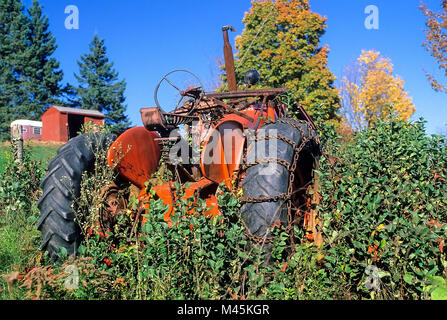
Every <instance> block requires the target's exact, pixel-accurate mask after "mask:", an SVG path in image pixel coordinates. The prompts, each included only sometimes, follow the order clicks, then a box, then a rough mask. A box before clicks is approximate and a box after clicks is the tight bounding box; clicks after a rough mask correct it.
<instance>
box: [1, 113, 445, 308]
mask: <svg viewBox="0 0 447 320" xmlns="http://www.w3.org/2000/svg"><path fill="white" fill-rule="evenodd" d="M328 132H329V131H328ZM324 140H325V141H326V142H325V153H324V154H325V156H324V157H323V158H322V159H321V164H320V166H321V167H320V170H319V172H318V175H319V178H320V184H321V187H320V194H321V203H320V205H319V212H320V220H321V222H322V230H321V231H322V233H323V238H324V243H323V246H322V247H321V248H317V247H316V246H315V245H313V244H312V243H310V242H306V241H302V242H300V243H299V244H298V245H296V246H295V248H293V249H294V250H293V252H292V253H290V250H289V247H288V239H289V236H288V235H287V234H286V233H285V232H284V230H283V229H282V228H280V227H275V229H274V233H275V240H274V243H273V248H274V249H273V252H274V254H273V260H272V263H271V264H267V263H265V257H264V256H263V254H262V253H261V252H264V250H262V247H263V246H265V245H266V244H265V243H264V244H263V243H260V244H257V245H253V244H252V243H251V242H250V241H248V239H247V238H246V236H245V235H244V232H243V231H244V227H243V224H242V223H241V222H240V216H239V207H240V203H239V201H238V199H237V198H236V197H235V196H234V195H233V194H232V193H231V192H229V191H228V190H225V189H224V188H223V187H221V188H220V190H221V191H220V192H219V194H218V200H219V205H220V206H221V208H222V214H221V215H220V216H217V217H214V218H209V217H207V216H206V214H204V213H206V211H207V208H206V204H205V202H204V201H201V200H197V199H181V197H178V199H177V200H176V201H177V202H176V205H175V212H174V213H173V215H172V220H171V223H170V224H172V225H171V226H170V225H168V224H167V223H166V222H165V220H164V215H165V212H166V209H167V207H166V205H164V204H163V202H162V201H161V200H156V199H154V198H153V197H150V199H149V200H148V202H147V203H146V207H147V209H146V210H145V212H144V213H143V218H144V220H145V222H144V223H140V222H141V221H139V220H138V221H136V220H137V215H136V214H135V213H136V208H137V204H138V201H137V200H136V198H135V197H134V196H131V197H130V201H129V204H128V208H127V210H125V214H123V215H121V216H120V217H119V219H118V223H117V224H116V226H115V228H114V229H113V230H110V232H106V233H105V234H103V233H102V231H101V229H99V228H98V225H97V214H98V210H100V208H101V202H100V201H98V198H95V197H97V195H98V192H99V191H100V189H101V186H103V185H104V184H106V183H107V181H110V180H111V179H112V178H113V173H112V171H111V169H109V168H108V167H107V166H105V165H104V161H105V158H104V156H102V157H101V156H99V157H98V160H97V161H100V162H101V161H102V162H101V163H100V165H98V166H97V167H98V168H99V170H96V171H95V173H94V174H93V175H91V176H89V177H85V178H84V179H83V185H82V192H81V197H80V199H79V201H78V205H77V209H76V210H77V215H78V218H79V222H80V224H81V226H82V230H83V234H84V237H85V239H84V242H83V244H82V245H81V247H80V254H79V256H78V257H76V258H69V259H68V260H65V261H63V262H61V263H59V264H54V263H52V262H51V261H49V260H48V259H47V258H46V257H45V255H42V254H40V253H39V250H38V248H37V242H38V238H39V234H38V232H37V231H35V229H34V225H33V224H34V223H35V221H36V219H37V218H36V217H37V215H38V213H37V209H36V208H35V206H34V203H35V200H37V199H36V190H38V186H37V184H35V183H34V182H31V181H33V179H37V178H38V177H40V176H41V175H42V173H43V172H42V171H39V170H37V169H36V168H37V167H36V164H35V163H34V164H31V163H30V164H29V165H26V166H24V167H23V168H22V170H23V171H17V170H16V167H14V166H15V164H14V163H13V162H10V163H9V165H10V166H11V169H8V170H9V171H7V174H8V177H10V178H8V179H14V180H15V181H21V182H26V183H24V184H20V183H19V184H18V185H13V184H12V183H6V182H4V183H2V182H3V181H4V180H5V179H3V178H2V179H1V181H2V182H0V190H3V193H2V197H1V200H0V201H1V204H0V209H1V212H2V214H1V217H2V224H1V227H0V233H1V234H2V235H4V234H8V233H9V234H10V235H14V236H12V237H11V236H9V237H7V236H2V237H1V238H0V241H2V243H3V244H4V245H2V246H1V247H0V250H1V259H2V260H1V272H2V273H3V274H4V275H5V276H4V278H3V279H2V280H0V281H1V287H0V288H1V290H2V291H1V293H0V294H1V297H2V298H5V299H9V298H20V299H36V298H38V299H162V300H164V299H281V300H283V299H431V298H434V299H441V298H446V297H445V292H446V287H447V285H446V281H445V279H446V276H447V275H446V270H447V263H446V256H445V241H446V222H447V221H446V209H445V208H446V205H447V198H446V197H445V194H446V192H447V181H446V179H447V150H446V144H445V142H446V141H445V137H441V136H432V137H428V136H426V135H425V129H424V123H423V122H422V121H417V122H414V123H409V122H394V121H391V122H379V123H376V124H375V125H374V126H373V127H371V128H370V129H368V130H366V131H363V132H359V133H356V134H352V135H349V136H344V137H340V136H337V135H335V134H334V135H333V136H329V135H328V136H327V137H326V138H325V139H324ZM36 170H37V171H36ZM20 172H22V173H20ZM10 181H11V180H10ZM19 185H20V186H23V185H27V187H26V188H24V187H21V188H20V187H18V186H19ZM1 188H3V189H1ZM5 188H10V189H7V190H6V189H5ZM14 188H16V189H17V190H20V191H14V190H16V189H14ZM176 188H177V190H178V192H179V194H182V193H183V188H184V187H182V186H180V185H176ZM14 192H15V193H14ZM95 199H96V200H95ZM83 204H85V205H83ZM193 208H194V210H195V212H196V214H194V215H192V214H191V209H193ZM19 212H20V215H19V216H18V217H20V219H16V218H15V217H16V216H17V214H18V213H19ZM13 217H14V218H13ZM136 231H138V232H136ZM294 232H295V235H296V236H297V238H299V239H304V237H303V235H302V232H301V230H300V229H299V228H295V230H294ZM7 248H10V249H11V250H9V249H7ZM22 248H29V249H30V251H29V252H28V251H25V252H22ZM286 253H288V254H286ZM8 283H9V284H8Z"/></svg>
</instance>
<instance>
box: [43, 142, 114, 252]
mask: <svg viewBox="0 0 447 320" xmlns="http://www.w3.org/2000/svg"><path fill="white" fill-rule="evenodd" d="M115 138H116V136H114V135H112V134H108V135H106V134H101V133H91V134H83V135H80V136H77V137H75V138H73V139H71V140H70V141H68V142H67V143H66V144H64V145H63V146H62V147H60V148H59V150H58V152H57V155H56V157H55V158H53V159H52V160H51V162H50V163H49V165H48V173H47V174H46V176H45V177H44V178H43V180H42V182H41V188H42V196H41V197H40V199H39V201H38V203H37V207H38V208H39V210H40V219H39V221H38V223H37V229H38V230H39V231H40V232H41V233H42V244H41V250H43V251H48V253H49V256H50V258H51V259H52V260H58V259H59V253H60V251H61V248H64V249H65V250H66V251H67V254H68V255H69V256H70V255H76V254H77V249H78V247H79V244H80V242H81V232H80V228H79V226H78V224H77V223H76V221H75V213H74V211H73V202H74V200H75V199H76V198H77V197H79V195H80V189H81V179H82V174H83V173H84V172H91V170H92V169H93V168H94V164H95V152H96V151H97V150H107V148H108V147H109V146H110V144H111V143H112V142H113V140H115Z"/></svg>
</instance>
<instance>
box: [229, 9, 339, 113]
mask: <svg viewBox="0 0 447 320" xmlns="http://www.w3.org/2000/svg"><path fill="white" fill-rule="evenodd" d="M325 22H326V18H323V17H322V16H320V15H319V14H317V13H314V12H312V11H311V10H310V5H309V0H276V1H273V0H253V1H252V7H251V9H250V11H249V12H247V13H246V14H245V16H244V19H243V23H244V25H245V29H244V30H243V32H242V35H241V36H238V37H236V49H237V50H238V52H237V54H236V61H235V64H236V70H237V72H236V73H237V77H238V82H241V81H242V79H243V75H244V73H245V72H246V71H247V70H249V69H256V70H258V71H259V73H260V74H261V77H262V81H261V82H262V84H261V85H260V86H267V87H283V86H285V87H287V88H289V90H290V91H291V93H292V94H293V96H294V98H295V99H296V101H297V102H298V103H300V104H301V105H302V106H303V107H304V108H305V109H306V111H308V112H309V113H310V115H311V116H313V118H314V119H315V120H317V121H318V122H321V121H327V120H331V119H338V116H337V115H336V111H337V110H338V109H339V108H340V103H339V100H340V98H339V94H338V91H337V89H336V88H335V87H334V81H335V76H334V75H333V74H332V73H331V71H330V70H329V68H328V66H327V55H328V53H329V48H328V46H324V47H320V37H321V36H322V35H323V34H324V32H325V28H326V23H325ZM291 111H292V113H293V112H294V111H296V110H291Z"/></svg>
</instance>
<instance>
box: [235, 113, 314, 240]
mask: <svg viewBox="0 0 447 320" xmlns="http://www.w3.org/2000/svg"><path fill="white" fill-rule="evenodd" d="M281 121H282V122H281ZM295 126H299V127H301V131H302V132H303V135H304V136H302V134H301V133H300V130H299V129H297V128H296V127H295ZM279 136H282V137H285V138H287V139H289V140H291V141H293V142H295V143H296V145H297V146H300V145H301V143H302V141H303V140H304V139H305V138H306V137H309V138H311V137H316V136H317V134H316V132H315V130H314V129H312V128H311V127H310V125H309V124H308V123H306V122H304V121H296V120H292V119H280V120H279V121H277V122H274V123H271V124H267V125H265V126H263V127H262V128H261V129H260V130H259V131H258V133H257V134H256V140H255V141H254V142H252V143H251V144H250V143H249V146H248V150H247V163H248V169H247V170H246V172H245V178H244V180H243V181H242V191H243V198H244V200H245V201H242V202H243V205H242V207H241V215H242V220H243V222H244V224H245V227H246V228H247V231H248V232H247V233H248V236H249V238H250V236H251V237H252V238H257V242H260V240H261V239H269V238H271V237H272V232H271V229H272V226H273V225H274V224H275V223H278V221H279V222H280V223H281V225H283V226H287V224H288V222H289V221H288V209H287V203H288V200H287V199H282V198H280V199H276V201H275V200H272V197H274V196H280V195H284V194H286V193H287V192H288V187H289V178H290V174H291V173H290V172H289V170H288V169H289V168H287V167H286V166H285V165H284V164H285V163H288V164H290V165H291V164H292V161H293V160H294V147H293V145H292V144H291V143H290V142H286V141H284V140H282V139H280V138H278V137H279ZM273 140H276V141H273ZM271 143H276V146H277V148H276V150H272V152H271V151H270V150H269V148H270V144H271ZM262 149H264V150H265V152H262V151H261V152H260V151H259V150H262ZM303 153H306V156H307V158H308V159H310V160H313V159H314V158H315V157H317V156H318V155H319V145H318V144H316V143H315V142H314V140H311V141H310V142H308V143H307V144H306V146H305V147H304V149H303V150H302V151H301V152H300V158H302V156H304V155H302V154H303ZM271 158H275V159H281V160H282V161H283V164H281V163H275V162H274V161H271V160H269V159H271ZM310 160H309V161H308V162H309V164H307V165H306V168H304V170H305V171H307V174H306V176H307V182H310V181H311V180H312V178H311V177H312V169H313V165H314V163H311V164H310V162H311V161H310ZM284 161H285V162H284ZM298 165H301V164H300V163H299V164H298ZM300 169H303V168H300ZM309 171H310V172H309ZM300 186H301V187H302V185H300ZM250 198H251V199H256V198H257V200H255V201H250V200H247V199H250ZM263 199H265V200H263ZM264 242H265V241H264Z"/></svg>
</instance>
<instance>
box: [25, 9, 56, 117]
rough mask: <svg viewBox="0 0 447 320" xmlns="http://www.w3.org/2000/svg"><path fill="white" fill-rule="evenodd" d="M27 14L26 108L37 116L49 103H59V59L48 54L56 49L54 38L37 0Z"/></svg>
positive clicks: (51, 53)
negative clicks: (28, 93)
mask: <svg viewBox="0 0 447 320" xmlns="http://www.w3.org/2000/svg"><path fill="white" fill-rule="evenodd" d="M28 15H29V17H30V23H29V29H30V30H29V33H28V42H29V47H28V50H27V52H28V58H29V59H28V63H27V69H26V73H27V75H28V81H27V86H28V91H29V92H30V93H32V95H30V97H29V102H28V103H29V105H30V109H31V110H33V111H34V112H36V114H35V116H37V117H40V115H41V114H42V113H43V112H44V111H45V110H46V109H47V108H48V107H49V105H50V104H54V103H59V100H58V98H59V97H61V95H62V91H63V89H62V88H61V85H60V82H61V81H62V79H63V77H64V75H63V72H62V70H60V69H59V62H58V61H57V60H56V59H55V58H54V57H52V55H53V54H54V51H55V50H56V48H57V45H56V39H55V38H54V37H53V35H52V34H51V32H50V31H49V23H48V18H47V17H46V16H44V15H43V14H42V6H40V5H39V2H38V1H37V0H34V1H33V4H32V6H31V7H30V8H29V9H28Z"/></svg>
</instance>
